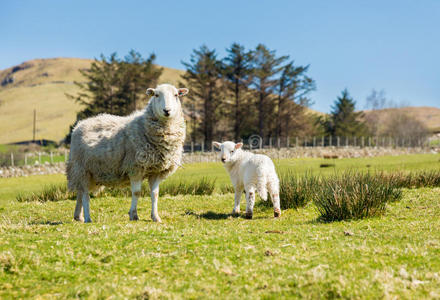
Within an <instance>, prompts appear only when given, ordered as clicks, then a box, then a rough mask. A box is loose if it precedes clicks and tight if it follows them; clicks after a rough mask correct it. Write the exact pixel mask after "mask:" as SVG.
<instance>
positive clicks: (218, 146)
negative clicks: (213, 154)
mask: <svg viewBox="0 0 440 300" xmlns="http://www.w3.org/2000/svg"><path fill="white" fill-rule="evenodd" d="M212 144H213V145H214V147H216V148H217V149H220V148H221V146H222V144H220V143H219V142H212Z"/></svg>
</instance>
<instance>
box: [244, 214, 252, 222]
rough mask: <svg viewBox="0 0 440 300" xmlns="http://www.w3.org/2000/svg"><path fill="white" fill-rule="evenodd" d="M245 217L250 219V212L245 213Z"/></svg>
mask: <svg viewBox="0 0 440 300" xmlns="http://www.w3.org/2000/svg"><path fill="white" fill-rule="evenodd" d="M244 217H245V218H246V219H248V220H251V219H252V213H248V212H247V213H246V215H245V216H244Z"/></svg>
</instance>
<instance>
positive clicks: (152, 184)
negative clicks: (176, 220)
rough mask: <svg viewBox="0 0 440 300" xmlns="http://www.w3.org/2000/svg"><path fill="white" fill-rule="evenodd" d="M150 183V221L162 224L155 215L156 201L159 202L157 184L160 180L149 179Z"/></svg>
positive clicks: (157, 215) (156, 214)
mask: <svg viewBox="0 0 440 300" xmlns="http://www.w3.org/2000/svg"><path fill="white" fill-rule="evenodd" d="M149 183H150V190H151V219H153V221H154V222H158V223H160V222H162V220H161V219H160V217H159V214H158V213H157V201H158V200H159V184H160V179H159V178H151V179H150V180H149Z"/></svg>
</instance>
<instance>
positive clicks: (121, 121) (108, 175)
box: [67, 84, 188, 223]
mask: <svg viewBox="0 0 440 300" xmlns="http://www.w3.org/2000/svg"><path fill="white" fill-rule="evenodd" d="M187 93H188V89H186V88H181V89H176V88H175V87H174V86H172V85H169V84H162V85H159V86H158V87H157V88H156V89H152V88H149V89H148V90H147V95H149V96H152V98H151V99H150V101H149V102H148V105H147V106H146V107H145V108H144V109H143V110H141V111H136V112H134V113H133V114H131V115H129V116H127V117H119V116H114V115H108V114H101V115H98V116H96V117H93V118H89V119H86V120H83V121H81V122H79V123H78V124H77V125H76V127H75V128H74V130H73V132H72V140H71V147H70V155H69V161H68V163H67V180H68V187H69V189H70V190H73V191H76V192H77V200H76V208H75V213H74V218H75V220H84V222H86V223H87V222H91V219H90V209H89V200H90V199H89V191H93V190H95V189H96V188H97V187H99V186H101V185H105V186H115V185H125V184H128V183H130V184H131V192H132V201H131V208H130V211H129V216H130V220H138V215H137V200H138V197H139V196H140V195H141V186H142V180H143V179H145V178H146V179H148V181H149V184H150V189H151V218H152V219H153V221H155V222H160V221H161V219H160V217H159V215H158V212H157V201H158V197H159V183H160V182H161V181H162V180H163V179H165V178H166V177H167V176H169V175H170V174H172V173H173V172H174V171H175V170H176V169H177V168H178V166H179V165H180V164H181V159H182V152H183V143H184V141H185V121H184V118H183V112H182V107H181V103H180V97H182V96H184V95H186V94H187ZM82 208H84V218H83V217H82Z"/></svg>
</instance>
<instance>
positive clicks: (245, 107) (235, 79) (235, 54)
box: [223, 43, 252, 141]
mask: <svg viewBox="0 0 440 300" xmlns="http://www.w3.org/2000/svg"><path fill="white" fill-rule="evenodd" d="M226 51H227V53H228V56H227V57H225V58H224V59H223V64H224V77H225V80H226V82H227V83H226V86H227V89H228V92H229V93H228V94H230V95H232V98H233V101H232V103H231V110H230V112H231V113H230V114H229V116H230V119H231V120H230V121H231V122H232V124H233V128H232V132H233V136H234V140H235V141H238V140H239V139H240V138H241V137H242V136H243V133H244V132H245V126H246V125H247V124H249V122H248V120H249V116H250V114H249V110H250V108H251V106H249V99H248V98H249V95H248V94H249V85H250V82H251V79H250V75H251V72H252V69H251V57H252V56H251V53H250V52H249V51H245V48H244V47H243V46H242V45H240V44H238V43H233V44H232V45H231V47H230V48H229V49H226Z"/></svg>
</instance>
